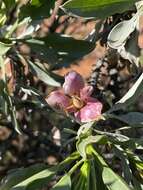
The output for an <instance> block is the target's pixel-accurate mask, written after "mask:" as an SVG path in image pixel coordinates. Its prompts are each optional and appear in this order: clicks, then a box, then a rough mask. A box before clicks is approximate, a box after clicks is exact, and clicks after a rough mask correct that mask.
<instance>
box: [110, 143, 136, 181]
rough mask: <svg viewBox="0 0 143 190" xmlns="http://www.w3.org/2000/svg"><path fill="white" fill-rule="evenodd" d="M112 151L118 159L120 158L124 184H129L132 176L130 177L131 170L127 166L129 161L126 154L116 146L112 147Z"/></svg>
mask: <svg viewBox="0 0 143 190" xmlns="http://www.w3.org/2000/svg"><path fill="white" fill-rule="evenodd" d="M113 151H114V152H115V155H116V156H117V157H118V158H120V160H121V167H122V170H123V174H124V178H125V180H126V182H128V184H130V182H131V180H132V176H133V175H132V172H131V169H130V166H129V160H128V157H127V155H126V153H125V152H124V150H123V149H122V148H121V147H119V146H117V145H114V146H113Z"/></svg>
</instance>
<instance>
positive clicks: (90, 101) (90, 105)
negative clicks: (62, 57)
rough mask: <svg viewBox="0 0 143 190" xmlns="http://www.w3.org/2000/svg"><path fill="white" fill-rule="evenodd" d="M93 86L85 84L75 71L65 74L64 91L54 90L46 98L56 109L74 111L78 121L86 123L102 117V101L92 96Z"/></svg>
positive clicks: (67, 111)
mask: <svg viewBox="0 0 143 190" xmlns="http://www.w3.org/2000/svg"><path fill="white" fill-rule="evenodd" d="M92 92H93V87H92V86H85V83H84V80H83V78H82V76H81V75H80V74H78V73H76V72H75V71H71V72H69V73H68V74H67V75H66V76H65V82H64V84H63V92H61V91H54V92H52V93H51V94H50V95H49V96H48V98H47V99H46V101H47V103H48V104H49V105H50V106H51V107H53V108H56V109H60V110H63V111H65V112H66V113H70V114H71V113H73V114H74V117H75V119H76V120H77V121H79V122H82V123H85V122H89V121H94V120H98V119H99V118H100V117H101V111H102V107H103V106H102V103H101V102H100V101H98V100H97V99H95V98H92V97H91V94H92Z"/></svg>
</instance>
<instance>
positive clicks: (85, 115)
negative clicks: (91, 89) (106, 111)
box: [74, 98, 102, 123]
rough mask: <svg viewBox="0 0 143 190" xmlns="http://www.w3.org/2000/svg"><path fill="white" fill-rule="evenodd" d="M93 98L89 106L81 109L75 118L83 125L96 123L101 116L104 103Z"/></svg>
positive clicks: (88, 103)
mask: <svg viewBox="0 0 143 190" xmlns="http://www.w3.org/2000/svg"><path fill="white" fill-rule="evenodd" d="M93 99H94V98H92V99H91V100H92V101H89V102H87V104H86V105H85V106H84V107H83V108H81V109H80V110H79V111H78V112H75V113H74V115H75V118H76V119H77V120H78V121H79V122H82V123H86V122H90V121H94V120H96V119H98V117H99V116H101V111H102V103H101V102H99V101H98V100H96V99H94V101H93Z"/></svg>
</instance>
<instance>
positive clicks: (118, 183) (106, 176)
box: [102, 166, 131, 190]
mask: <svg viewBox="0 0 143 190" xmlns="http://www.w3.org/2000/svg"><path fill="white" fill-rule="evenodd" d="M102 178H103V181H104V183H105V185H106V186H107V187H108V189H109V190H117V189H119V188H120V189H122V190H131V188H130V187H129V186H128V185H127V184H126V182H125V181H124V180H123V179H122V178H121V177H120V176H119V175H118V174H116V173H115V172H114V171H113V170H112V169H111V168H109V167H106V166H104V167H103V171H102Z"/></svg>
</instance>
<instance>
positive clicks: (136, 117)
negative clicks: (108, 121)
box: [108, 112, 143, 127]
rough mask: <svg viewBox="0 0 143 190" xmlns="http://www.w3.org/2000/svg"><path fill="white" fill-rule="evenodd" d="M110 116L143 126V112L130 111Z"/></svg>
mask: <svg viewBox="0 0 143 190" xmlns="http://www.w3.org/2000/svg"><path fill="white" fill-rule="evenodd" d="M108 116H109V117H110V118H114V119H118V120H120V121H122V122H124V123H126V124H128V125H129V126H132V127H143V113H140V112H129V113H127V114H123V115H115V114H109V115H108Z"/></svg>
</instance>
